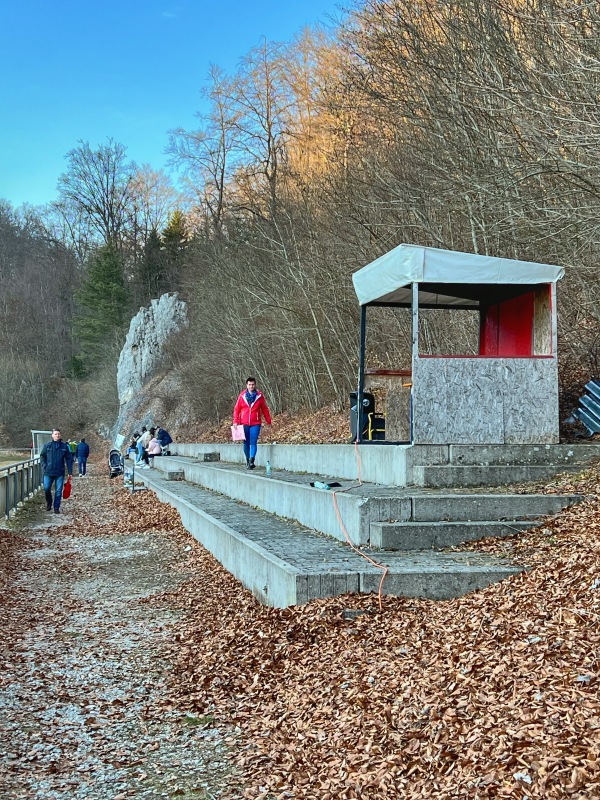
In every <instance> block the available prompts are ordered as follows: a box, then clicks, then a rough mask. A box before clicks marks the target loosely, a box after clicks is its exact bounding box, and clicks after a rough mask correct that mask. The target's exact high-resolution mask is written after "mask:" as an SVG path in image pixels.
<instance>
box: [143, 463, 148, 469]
mask: <svg viewBox="0 0 600 800" xmlns="http://www.w3.org/2000/svg"><path fill="white" fill-rule="evenodd" d="M142 469H150V465H149V464H144V466H143V467H142Z"/></svg>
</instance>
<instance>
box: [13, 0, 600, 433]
mask: <svg viewBox="0 0 600 800" xmlns="http://www.w3.org/2000/svg"><path fill="white" fill-rule="evenodd" d="M599 54H600V12H599V10H598V7H597V5H596V4H586V5H578V6H573V5H572V4H571V3H568V2H565V1H564V0H544V2H541V0H498V1H497V2H493V1H492V0H456V2H452V1H449V0H410V2H409V0H366V2H365V1H364V0H363V2H360V3H358V4H357V5H355V6H354V9H353V10H352V11H349V12H348V13H346V14H345V16H344V18H343V20H342V21H341V22H340V24H339V25H338V27H337V28H336V29H335V30H327V31H325V30H322V29H306V30H304V31H302V32H301V33H299V34H298V36H297V37H296V38H295V39H294V40H293V41H292V42H290V43H285V44H280V43H272V42H267V41H265V42H263V43H261V44H260V45H259V46H257V47H256V48H255V49H253V50H252V51H250V52H249V53H247V54H246V55H245V56H244V57H243V58H242V60H241V61H240V64H239V67H238V69H237V70H236V71H235V73H233V74H227V73H225V72H223V71H222V70H220V69H219V68H218V67H213V68H212V69H211V73H210V76H209V79H208V81H207V84H206V86H205V87H204V93H205V97H206V99H207V100H208V101H209V103H210V105H209V109H210V110H209V111H208V112H207V113H205V114H199V115H198V126H197V129H195V130H182V129H178V130H173V131H172V132H171V134H170V138H169V145H168V147H169V153H170V157H171V159H172V163H173V165H174V166H176V167H177V168H178V169H179V173H180V175H181V186H178V187H175V186H174V185H173V184H172V182H171V180H170V179H169V178H168V177H167V176H166V175H165V174H164V173H163V172H161V171H156V170H153V169H152V167H151V165H141V166H140V165H137V164H135V163H133V162H131V161H130V160H129V159H128V157H127V146H126V143H120V142H116V141H114V140H113V139H112V138H110V136H107V139H106V141H105V142H104V143H100V144H90V143H89V142H85V141H80V142H77V143H76V145H75V146H74V147H73V149H72V150H71V151H70V152H69V153H67V154H66V168H65V172H64V173H63V174H62V175H61V176H60V178H59V180H58V189H59V199H58V201H57V202H56V203H54V204H52V205H51V206H49V207H43V208H34V207H30V206H23V207H20V208H13V207H12V206H11V205H10V204H9V203H8V202H6V201H0V279H1V282H2V293H1V294H0V314H1V316H2V324H1V325H0V375H1V376H2V380H1V382H0V439H2V440H4V441H6V442H7V443H11V444H19V443H24V441H25V439H27V440H28V438H29V434H28V431H29V429H30V428H36V427H38V426H39V424H40V417H41V412H42V410H43V413H44V418H48V417H49V416H51V415H53V414H54V415H59V418H60V419H62V420H63V424H64V423H65V422H68V424H69V425H70V427H71V429H72V430H84V429H86V427H92V426H94V425H98V424H100V423H101V422H102V421H105V422H107V423H108V424H110V423H111V422H112V421H113V420H114V418H115V417H116V413H117V410H118V409H117V406H118V402H117V395H116V364H117V359H118V355H119V351H120V349H121V346H122V344H123V341H124V337H125V333H126V330H127V327H128V325H129V321H130V319H131V317H132V315H133V314H135V313H136V312H137V310H138V309H139V307H140V306H142V305H145V304H147V303H148V302H149V300H150V299H152V298H155V297H158V296H160V295H161V294H162V293H164V292H178V293H179V294H180V297H181V298H182V299H184V300H185V301H186V302H187V303H188V306H189V315H190V325H189V327H188V328H187V329H186V330H185V331H184V332H183V333H182V334H180V338H179V341H178V342H177V346H176V347H174V348H172V352H171V354H170V356H169V357H170V358H172V359H173V364H174V365H175V366H176V367H177V368H178V369H179V370H180V371H181V372H182V374H183V377H184V382H185V388H186V392H187V398H186V401H187V402H189V403H190V404H191V405H192V406H193V410H194V414H195V415H196V417H197V418H198V419H206V420H210V419H211V418H214V417H215V416H218V414H219V412H222V413H224V414H228V413H229V411H230V405H231V398H232V397H234V396H235V394H236V391H237V390H239V386H240V385H241V384H243V381H244V378H245V377H246V375H247V374H248V373H253V374H255V375H256V376H257V377H258V379H259V381H260V385H261V387H262V388H263V389H264V390H265V391H266V393H267V394H268V396H269V397H270V398H271V400H272V406H273V409H274V410H275V411H279V410H295V409H299V408H303V409H307V410H309V409H315V408H319V407H321V406H323V405H325V404H328V403H332V402H338V403H339V404H345V403H346V402H347V395H348V392H349V391H350V390H351V389H353V388H354V385H355V382H356V372H357V359H358V312H359V309H358V304H357V301H356V296H355V294H354V291H353V287H352V282H351V275H352V273H353V272H354V271H356V270H357V269H359V268H360V267H362V266H363V265H364V264H367V263H369V262H370V261H372V260H374V259H375V258H377V257H378V256H380V255H382V254H383V253H385V252H387V251H388V250H390V249H391V248H392V247H394V246H396V245H398V244H400V243H401V242H409V243H414V244H419V245H427V246H433V247H442V248H448V249H453V250H463V251H468V252H474V253H484V254H489V255H493V256H504V257H508V258H518V259H522V260H531V261H538V262H544V263H550V264H558V265H561V266H564V267H565V270H566V276H565V278H564V279H563V281H561V283H560V284H559V304H560V305H559V352H560V376H561V392H562V394H563V398H565V402H568V401H569V400H570V399H572V397H573V396H574V394H575V393H576V392H577V391H578V390H579V388H580V387H581V385H582V383H584V382H585V381H586V380H587V379H588V378H589V377H590V376H592V375H596V376H597V375H598V374H599V373H600V369H599V367H600V364H599V358H600V341H599V336H598V331H599V327H598V315H599V310H600V281H599V274H598V267H597V260H598V255H599V253H600V156H599V153H600V147H599V145H600V100H599V97H600V94H599V90H600V56H599ZM107 133H110V132H107ZM377 324H378V325H379V326H380V330H381V332H382V334H384V335H382V336H381V337H380V341H381V342H382V345H381V349H380V351H374V350H373V351H371V352H369V358H370V359H371V360H372V361H375V362H377V363H389V362H391V363H394V364H395V365H403V363H404V362H405V361H406V359H407V358H408V350H407V342H408V327H407V325H408V321H407V319H405V318H404V317H403V316H402V315H399V316H397V317H393V318H392V317H391V316H389V317H388V316H386V315H384V314H382V315H381V318H380V319H379V320H378V323H377ZM426 325H427V337H428V339H429V340H430V342H431V343H432V345H431V346H432V347H433V348H436V347H438V348H443V347H444V340H445V338H446V337H447V336H448V330H447V327H444V326H442V325H440V324H439V322H438V320H437V319H436V317H435V314H432V315H430V317H428V318H427V320H426ZM454 334H456V332H454ZM55 418H56V417H55Z"/></svg>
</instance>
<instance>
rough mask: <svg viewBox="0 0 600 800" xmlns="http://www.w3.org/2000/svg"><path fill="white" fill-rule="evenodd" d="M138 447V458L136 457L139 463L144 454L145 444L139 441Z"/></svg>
mask: <svg viewBox="0 0 600 800" xmlns="http://www.w3.org/2000/svg"><path fill="white" fill-rule="evenodd" d="M136 447H137V459H136V461H137V462H138V463H139V462H140V461H141V460H142V457H143V455H144V445H143V444H142V442H138V443H137V445H136Z"/></svg>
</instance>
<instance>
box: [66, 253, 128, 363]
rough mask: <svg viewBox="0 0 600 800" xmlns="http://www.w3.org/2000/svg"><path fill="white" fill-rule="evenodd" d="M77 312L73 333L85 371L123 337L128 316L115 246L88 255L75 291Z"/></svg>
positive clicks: (126, 298)
mask: <svg viewBox="0 0 600 800" xmlns="http://www.w3.org/2000/svg"><path fill="white" fill-rule="evenodd" d="M77 299H78V301H79V306H80V312H79V314H78V315H77V317H76V319H75V333H76V335H77V336H78V338H79V342H80V346H81V357H82V362H83V364H84V365H85V369H86V371H89V370H90V369H93V368H95V367H98V366H99V365H101V364H102V363H103V362H104V361H105V360H106V357H107V356H108V355H109V354H111V353H112V352H113V351H114V348H115V345H116V344H118V343H120V342H121V341H122V338H123V334H124V331H125V326H126V323H127V321H128V319H129V302H128V292H127V288H126V286H125V283H124V280H123V265H122V263H121V258H120V256H119V253H118V252H117V250H116V248H115V247H114V246H112V245H105V246H103V247H100V248H99V249H98V250H96V252H95V253H94V254H93V255H92V256H91V258H90V261H89V267H88V273H87V277H86V278H85V280H84V281H83V284H82V286H81V289H80V290H79V292H78V295H77Z"/></svg>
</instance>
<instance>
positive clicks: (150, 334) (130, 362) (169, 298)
mask: <svg viewBox="0 0 600 800" xmlns="http://www.w3.org/2000/svg"><path fill="white" fill-rule="evenodd" d="M186 324H187V306H186V304H185V303H184V302H183V301H182V300H179V299H178V297H177V295H176V294H163V295H162V297H161V298H159V299H158V300H152V301H151V302H150V306H149V307H148V308H140V310H139V311H138V313H137V314H136V315H135V317H134V318H133V319H132V320H131V324H130V325H129V333H128V334H127V338H126V339H125V344H124V345H123V349H122V350H121V355H120V356H119V364H118V367H117V390H118V392H119V403H120V405H121V406H123V405H124V404H125V403H128V402H129V401H130V400H132V399H133V398H134V397H135V396H136V395H137V394H138V393H139V392H140V391H141V389H142V387H143V386H144V384H145V383H146V382H147V381H148V379H149V378H150V377H151V376H152V375H153V374H154V373H155V372H156V369H157V368H158V367H159V365H160V363H161V361H162V357H163V351H164V346H165V344H166V343H167V341H168V340H169V338H170V337H171V336H172V335H173V334H174V333H177V331H179V330H180V329H181V327H182V326H183V325H186Z"/></svg>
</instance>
